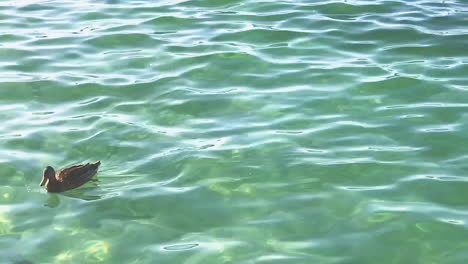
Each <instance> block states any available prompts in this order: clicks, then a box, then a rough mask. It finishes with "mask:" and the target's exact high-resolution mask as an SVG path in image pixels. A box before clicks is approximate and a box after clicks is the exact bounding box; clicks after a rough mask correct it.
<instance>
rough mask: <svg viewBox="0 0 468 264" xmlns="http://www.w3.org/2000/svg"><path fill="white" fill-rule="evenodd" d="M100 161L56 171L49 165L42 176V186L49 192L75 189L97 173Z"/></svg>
mask: <svg viewBox="0 0 468 264" xmlns="http://www.w3.org/2000/svg"><path fill="white" fill-rule="evenodd" d="M99 165H101V162H100V161H97V162H95V163H86V164H80V165H75V166H71V167H69V168H65V169H63V170H61V171H58V172H55V170H54V168H52V167H51V166H47V167H46V168H45V170H44V174H43V176H42V181H41V184H40V186H45V188H46V190H47V192H51V193H59V192H64V191H68V190H71V189H75V188H78V187H80V186H81V185H83V184H85V183H87V182H89V181H91V180H97V179H93V176H94V175H96V173H97V171H98V168H99Z"/></svg>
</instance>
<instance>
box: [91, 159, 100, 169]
mask: <svg viewBox="0 0 468 264" xmlns="http://www.w3.org/2000/svg"><path fill="white" fill-rule="evenodd" d="M91 165H93V167H94V168H96V169H97V168H98V167H99V165H101V161H100V160H98V161H97V162H95V163H91Z"/></svg>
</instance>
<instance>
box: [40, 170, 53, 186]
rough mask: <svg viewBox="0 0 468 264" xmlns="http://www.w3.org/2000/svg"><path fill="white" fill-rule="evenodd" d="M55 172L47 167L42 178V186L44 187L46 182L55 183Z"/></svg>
mask: <svg viewBox="0 0 468 264" xmlns="http://www.w3.org/2000/svg"><path fill="white" fill-rule="evenodd" d="M55 180H56V179H55V170H54V168H52V167H51V166H47V168H45V170H44V175H43V176H42V181H41V186H44V184H46V182H48V181H49V182H50V181H55Z"/></svg>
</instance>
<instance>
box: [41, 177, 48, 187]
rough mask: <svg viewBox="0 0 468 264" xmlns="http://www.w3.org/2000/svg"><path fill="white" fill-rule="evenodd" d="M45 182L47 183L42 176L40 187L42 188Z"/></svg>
mask: <svg viewBox="0 0 468 264" xmlns="http://www.w3.org/2000/svg"><path fill="white" fill-rule="evenodd" d="M46 181H47V178H46V177H45V176H43V177H42V181H41V184H40V186H44V184H45V183H46Z"/></svg>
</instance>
